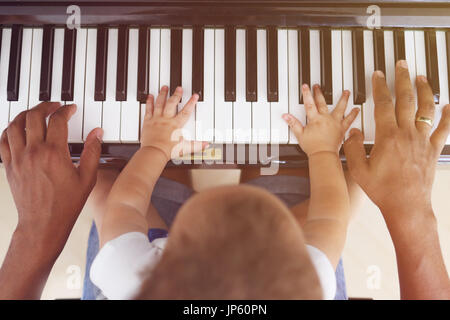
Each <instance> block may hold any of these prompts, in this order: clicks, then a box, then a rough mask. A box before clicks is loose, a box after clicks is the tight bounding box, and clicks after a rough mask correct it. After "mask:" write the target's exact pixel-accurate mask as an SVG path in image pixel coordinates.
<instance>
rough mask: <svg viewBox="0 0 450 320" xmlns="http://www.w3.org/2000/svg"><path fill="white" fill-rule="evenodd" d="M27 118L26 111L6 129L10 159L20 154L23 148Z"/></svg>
mask: <svg viewBox="0 0 450 320" xmlns="http://www.w3.org/2000/svg"><path fill="white" fill-rule="evenodd" d="M26 117H27V111H22V112H21V113H19V114H18V115H17V116H16V117H15V118H14V120H13V121H12V122H10V124H9V125H8V128H7V129H6V134H7V136H8V143H9V148H10V150H11V157H12V158H14V157H16V156H17V155H18V154H20V153H21V152H22V151H23V149H24V148H25V144H26V138H25V122H26Z"/></svg>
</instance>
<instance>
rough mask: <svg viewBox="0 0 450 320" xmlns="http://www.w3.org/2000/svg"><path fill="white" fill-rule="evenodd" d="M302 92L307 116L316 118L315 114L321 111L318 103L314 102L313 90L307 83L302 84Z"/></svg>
mask: <svg viewBox="0 0 450 320" xmlns="http://www.w3.org/2000/svg"><path fill="white" fill-rule="evenodd" d="M302 94H303V103H304V105H305V110H306V116H307V117H308V118H309V119H314V117H315V116H317V114H318V113H319V112H318V111H317V108H316V103H315V102H314V98H313V96H312V94H311V90H309V87H308V85H307V84H304V85H302Z"/></svg>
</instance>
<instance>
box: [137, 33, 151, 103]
mask: <svg viewBox="0 0 450 320" xmlns="http://www.w3.org/2000/svg"><path fill="white" fill-rule="evenodd" d="M138 46H139V51H138V70H139V72H138V74H137V99H138V101H139V102H141V103H145V101H146V100H147V96H148V86H149V64H150V28H147V27H145V26H143V27H140V28H139V45H138Z"/></svg>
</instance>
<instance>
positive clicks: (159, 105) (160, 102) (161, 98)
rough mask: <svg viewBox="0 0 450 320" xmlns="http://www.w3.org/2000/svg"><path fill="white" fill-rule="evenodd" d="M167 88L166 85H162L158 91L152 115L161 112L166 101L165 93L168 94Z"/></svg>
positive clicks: (160, 113)
mask: <svg viewBox="0 0 450 320" xmlns="http://www.w3.org/2000/svg"><path fill="white" fill-rule="evenodd" d="M168 91H169V88H168V87H167V86H163V87H162V88H161V90H160V91H159V94H158V96H157V97H156V101H155V105H154V110H153V115H154V116H160V115H162V114H163V109H164V106H165V105H166V101H167V94H168Z"/></svg>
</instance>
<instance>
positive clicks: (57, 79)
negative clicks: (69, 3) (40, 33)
mask: <svg viewBox="0 0 450 320" xmlns="http://www.w3.org/2000/svg"><path fill="white" fill-rule="evenodd" d="M54 32H55V34H54V39H53V66H52V92H51V96H50V100H51V101H53V102H57V101H61V85H62V69H63V59H64V29H63V28H56V29H55V31H54ZM94 66H95V65H94ZM94 70H95V68H94Z"/></svg>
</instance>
